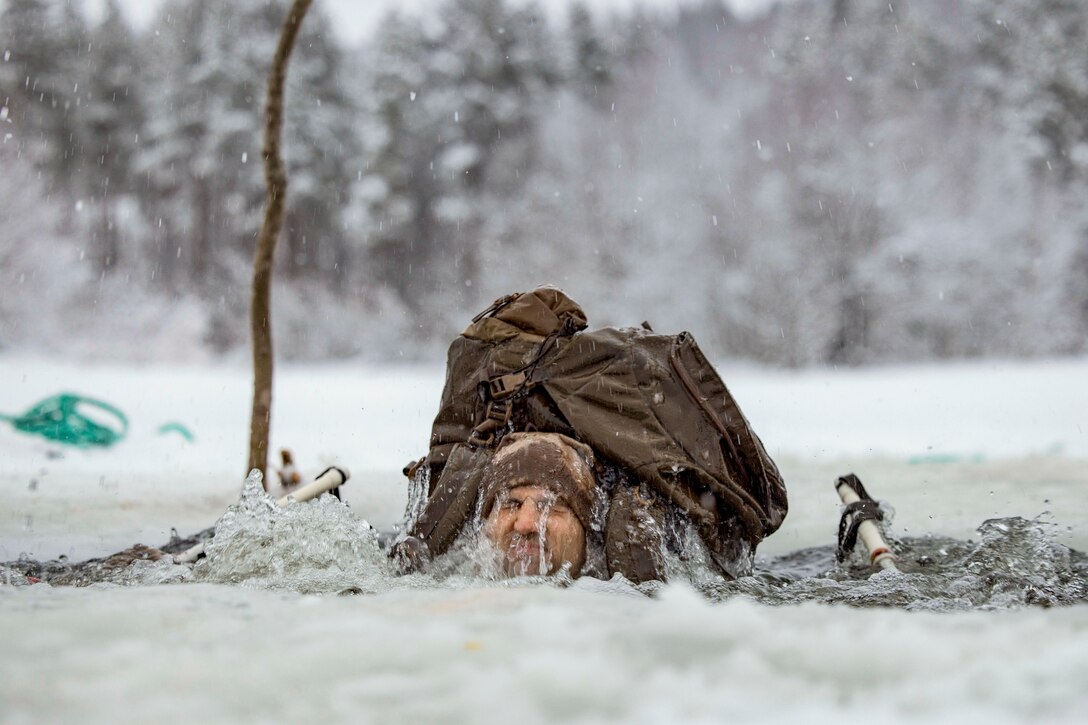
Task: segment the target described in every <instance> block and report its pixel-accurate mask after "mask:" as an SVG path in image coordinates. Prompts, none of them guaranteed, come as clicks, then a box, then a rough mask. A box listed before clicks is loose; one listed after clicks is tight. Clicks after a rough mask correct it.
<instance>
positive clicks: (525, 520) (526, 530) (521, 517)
mask: <svg viewBox="0 0 1088 725" xmlns="http://www.w3.org/2000/svg"><path fill="white" fill-rule="evenodd" d="M539 525H540V512H539V511H537V509H536V505H535V504H534V503H533V502H532V501H526V502H525V503H523V504H522V505H521V508H519V509H518V517H517V519H515V520H514V531H516V532H518V533H519V534H525V535H528V534H535V533H536V532H537V527H538V526H539Z"/></svg>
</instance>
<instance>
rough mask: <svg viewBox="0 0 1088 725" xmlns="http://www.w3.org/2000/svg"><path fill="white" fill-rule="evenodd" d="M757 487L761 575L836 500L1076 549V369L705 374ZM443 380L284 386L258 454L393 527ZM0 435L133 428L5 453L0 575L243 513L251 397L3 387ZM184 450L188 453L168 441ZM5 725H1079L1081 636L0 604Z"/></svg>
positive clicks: (702, 612) (923, 521) (547, 603)
mask: <svg viewBox="0 0 1088 725" xmlns="http://www.w3.org/2000/svg"><path fill="white" fill-rule="evenodd" d="M719 370H720V372H721V373H722V376H723V378H724V379H725V380H726V382H727V383H728V384H729V386H730V387H731V389H732V391H733V393H734V395H735V396H736V398H737V399H738V401H739V402H740V404H741V406H742V408H743V409H744V410H745V413H746V414H747V415H748V417H749V418H750V419H751V421H752V423H753V425H754V427H755V428H756V430H757V431H758V432H759V433H760V435H761V436H762V438H763V440H764V442H765V443H766V444H767V446H768V448H769V449H770V451H771V452H772V454H773V455H774V456H775V458H776V460H778V461H779V463H780V466H781V467H782V469H783V472H784V474H785V476H786V480H787V484H788V485H789V490H790V503H791V511H790V515H789V517H788V519H787V522H786V524H785V526H784V527H783V528H782V530H781V531H780V532H779V533H777V534H776V535H775V536H773V537H772V538H771V539H769V540H768V541H767V542H765V544H764V545H763V546H762V547H761V549H760V552H761V553H763V554H778V553H783V552H787V551H791V550H794V549H798V548H801V547H805V546H811V545H825V544H830V543H832V542H833V540H834V531H835V526H836V524H837V517H838V502H837V500H836V498H835V495H834V493H833V491H832V487H831V484H832V481H833V480H834V479H835V477H836V476H838V475H840V474H842V473H845V472H847V471H854V472H856V473H857V474H858V475H859V476H861V478H862V479H863V480H864V481H865V482H866V484H867V485H868V486H869V488H870V490H871V491H872V492H873V493H874V494H875V495H876V496H877V497H878V498H881V499H886V500H888V501H890V502H891V504H892V505H893V506H894V508H895V509H896V515H895V519H894V522H893V524H892V529H893V531H894V532H896V533H899V534H903V533H910V534H921V533H924V532H933V533H942V534H949V535H953V536H957V537H961V538H966V537H968V536H970V535H971V532H972V530H973V529H974V528H975V527H976V526H977V525H978V524H980V523H981V522H982V521H983V520H984V519H987V518H990V517H993V516H1008V515H1021V516H1025V517H1029V518H1030V517H1034V516H1036V515H1038V514H1040V513H1042V512H1044V511H1050V512H1051V516H1050V518H1051V520H1052V521H1053V522H1054V523H1055V524H1057V526H1056V532H1057V534H1058V539H1059V540H1060V541H1062V542H1063V543H1065V544H1067V545H1071V546H1073V547H1075V548H1078V549H1081V550H1084V549H1088V533H1086V532H1088V420H1086V418H1088V360H1079V361H1053V362H1032V363H1024V362H1016V363H1012V362H994V361H986V362H978V363H970V364H968V363H963V364H956V365H946V366H923V367H895V368H875V369H867V370H862V371H811V372H802V373H795V372H784V371H765V370H760V369H755V368H751V367H747V366H738V365H731V364H723V365H721V366H720V368H719ZM442 375H443V371H442V370H441V368H374V367H365V366H361V365H355V364H335V365H331V364H330V365H310V366H305V367H286V366H281V367H280V368H279V369H278V370H277V389H276V393H275V399H274V412H273V441H272V443H273V446H274V447H279V446H288V447H290V448H291V449H292V450H293V451H294V452H295V456H296V459H297V460H298V461H299V463H300V465H301V467H302V468H303V470H304V471H305V472H306V473H309V474H313V473H316V472H318V471H319V470H321V469H322V468H323V467H324V466H326V465H328V464H330V463H334V462H335V463H339V464H341V465H345V466H347V467H349V468H350V469H351V470H352V473H353V477H352V480H351V482H350V483H349V484H348V486H347V487H346V489H345V490H346V492H347V497H348V499H349V501H350V502H351V504H352V507H353V510H354V511H355V512H358V513H359V514H360V515H363V516H365V517H366V518H368V519H369V520H370V521H371V522H372V523H374V524H375V525H377V526H379V527H381V526H386V525H388V524H390V523H392V522H393V521H395V520H396V519H397V518H398V517H399V515H400V513H401V510H402V507H403V503H404V497H405V487H404V483H403V478H402V477H401V476H400V473H399V471H400V468H401V467H402V466H403V465H404V464H405V463H406V462H408V461H409V460H411V459H414V458H418V457H419V456H420V455H422V454H423V453H424V452H425V450H426V441H427V435H428V431H429V427H430V423H431V418H432V416H433V414H434V410H435V406H436V404H437V400H438V397H439V393H440V390H441V386H442ZM0 381H3V385H2V386H0V412H2V413H7V414H12V413H20V412H22V411H23V410H25V409H27V408H29V407H30V406H31V405H32V404H33V403H35V402H37V401H38V400H39V399H41V398H44V397H46V396H48V395H51V394H54V393H57V392H61V391H66V390H67V391H72V392H78V393H82V394H86V395H89V396H93V397H96V398H100V399H103V400H105V401H108V402H110V403H112V404H114V405H116V406H118V407H119V408H120V409H122V410H123V411H125V412H126V413H127V414H128V416H129V419H130V423H131V428H130V434H129V436H128V438H127V439H125V440H124V441H122V442H121V443H120V444H118V445H117V446H115V447H114V448H112V449H109V450H94V451H77V450H71V449H61V448H60V447H58V446H56V445H53V444H50V443H48V442H46V441H43V440H40V439H36V438H33V437H28V436H25V435H22V434H19V433H16V432H14V431H12V430H11V428H10V427H8V426H7V425H4V424H0V494H2V495H3V501H4V503H3V505H2V506H0V561H3V560H11V559H15V558H17V557H18V556H19V555H20V554H21V553H23V552H26V553H28V554H30V555H32V556H34V557H35V558H39V559H44V558H50V557H55V556H58V555H60V554H66V555H68V556H70V557H72V558H73V559H78V558H86V557H88V556H95V555H101V554H104V553H107V552H110V551H115V550H117V549H119V548H122V547H124V546H128V545H130V544H132V543H135V542H136V541H140V542H142V543H146V544H150V545H155V544H161V543H163V542H165V541H166V540H167V539H168V538H169V536H170V528H171V527H176V528H177V529H178V530H179V531H180V532H181V533H182V534H187V533H192V532H193V531H196V530H198V529H201V528H204V527H206V526H208V525H210V524H211V523H213V522H214V521H215V520H216V518H218V516H219V515H220V514H221V513H222V512H223V511H224V509H225V508H226V506H227V505H228V504H230V503H231V502H232V501H234V500H235V499H236V498H237V495H238V491H239V488H240V484H241V481H242V478H243V477H244V473H245V471H244V461H245V444H246V438H247V424H248V414H249V413H248V411H249V396H250V382H249V377H248V371H247V370H245V369H244V368H238V367H177V368H170V367H164V366H156V367H145V368H131V367H122V366H117V367H110V366H94V367H90V366H86V365H78V364H71V363H64V362H56V361H51V360H43V359H28V358H21V357H0ZM168 422H179V423H182V424H184V425H185V426H186V427H187V428H189V429H190V430H191V431H192V432H193V433H194V435H195V440H194V441H193V442H191V443H190V442H187V441H185V440H184V439H183V438H182V437H181V436H180V435H178V434H177V433H165V434H160V433H158V432H157V429H158V428H159V426H161V425H162V424H164V423H168ZM0 642H2V643H3V646H0V721H2V722H35V721H58V720H60V721H70V720H77V719H78V720H80V721H91V722H104V721H117V720H120V721H146V720H149V719H152V718H157V719H160V720H165V721H168V722H169V721H182V720H185V721H192V720H197V719H202V718H203V719H210V720H223V719H230V720H246V721H262V722H263V721H297V720H303V719H304V720H317V719H320V718H324V719H332V720H335V721H348V720H351V721H355V720H359V721H363V722H370V721H373V722H390V721H392V722H400V721H409V720H412V721H422V722H440V721H441V722H459V721H482V722H497V721H500V720H506V719H509V718H519V719H521V720H523V721H526V722H543V721H556V720H571V721H574V722H606V721H623V722H628V721H633V722H674V721H684V722H719V721H722V720H725V719H737V718H740V719H744V720H756V719H758V720H760V721H764V720H769V721H786V720H791V721H796V720H798V719H799V718H800V719H804V720H815V721H831V720H838V719H840V718H843V717H857V716H862V715H863V714H868V715H871V716H874V718H875V721H876V722H887V721H921V720H924V721H927V722H930V721H937V722H986V723H993V722H1026V721H1038V720H1043V721H1048V722H1081V721H1084V720H1085V719H1086V718H1088V608H1086V607H1083V606H1078V607H1073V608H1065V609H1051V610H1043V609H1031V610H1020V611H1004V612H969V613H944V614H925V613H917V612H904V611H900V610H866V611H861V610H856V609H849V608H842V607H835V606H828V605H820V604H812V603H810V604H804V605H797V606H790V607H768V606H766V605H762V604H757V603H754V602H752V601H748V600H746V599H733V600H730V601H728V602H726V603H724V604H713V603H709V602H707V601H704V600H703V599H701V598H700V597H698V595H696V594H695V593H694V592H693V591H692V590H690V588H688V587H687V586H686V585H683V584H674V585H670V586H669V587H667V588H666V589H665V590H664V591H663V592H662V593H661V594H660V595H659V596H658V597H656V598H654V599H647V598H643V597H636V596H624V595H622V594H619V593H615V592H611V591H602V590H598V589H594V588H592V587H585V586H576V587H574V588H571V589H554V588H551V587H542V586H527V587H514V588H503V587H497V586H493V585H488V584H486V583H484V582H479V583H476V584H472V583H468V584H465V585H464V586H462V587H445V588H439V589H430V590H418V589H410V590H405V589H400V590H397V589H392V590H389V591H384V592H383V593H380V594H375V595H369V596H357V597H335V596H312V595H302V594H297V593H293V592H286V593H285V592H276V593H270V592H266V591H260V590H255V589H252V588H247V587H238V586H224V585H212V584H182V585H177V586H143V587H133V588H115V587H104V586H101V585H100V586H96V587H92V588H89V589H60V588H49V587H47V586H44V585H39V586H34V587H19V588H14V587H7V586H3V585H2V583H0Z"/></svg>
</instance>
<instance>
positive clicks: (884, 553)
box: [835, 479, 899, 571]
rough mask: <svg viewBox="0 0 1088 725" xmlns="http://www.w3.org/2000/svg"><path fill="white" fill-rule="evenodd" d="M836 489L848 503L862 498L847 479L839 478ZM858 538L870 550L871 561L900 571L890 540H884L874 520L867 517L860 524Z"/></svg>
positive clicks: (845, 502) (884, 567)
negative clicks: (889, 543)
mask: <svg viewBox="0 0 1088 725" xmlns="http://www.w3.org/2000/svg"><path fill="white" fill-rule="evenodd" d="M835 491H837V492H838V494H839V498H840V499H842V502H843V503H844V504H846V505H850V504H852V503H856V502H857V501H860V500H861V496H859V495H858V492H857V491H855V490H854V487H853V486H851V485H850V483H849V482H848V481H847V480H845V479H839V483H838V485H837V486H835ZM858 538H860V539H861V540H862V542H863V543H864V544H865V548H866V549H867V550H868V552H869V561H870V562H871V563H872V564H874V565H877V566H879V567H880V568H882V569H891V570H893V571H899V568H898V567H897V566H896V565H895V554H893V553H892V550H891V547H889V546H888V542H886V541H884V537H883V536H881V534H880V529H879V528H878V527H877V525H876V524H874V523H873V522H872V521H869V520H868V519H866V520H865V521H862V522H861V524H860V525H859V526H858Z"/></svg>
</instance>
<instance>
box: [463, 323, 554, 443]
mask: <svg viewBox="0 0 1088 725" xmlns="http://www.w3.org/2000/svg"><path fill="white" fill-rule="evenodd" d="M569 334H573V333H568V332H567V331H566V330H565V329H560V330H556V331H555V332H553V333H552V334H550V335H548V336H547V337H545V338H544V339H543V340H542V341H541V343H540V347H539V348H538V349H537V353H536V355H534V356H533V359H532V360H530V361H529V364H528V365H526V366H525V367H523V368H522V369H521V370H516V371H514V372H512V373H501V374H499V375H495V376H493V377H491V378H489V379H488V380H487V381H486V382H484V383H481V388H482V390H483V392H484V395H485V396H486V400H487V408H486V409H485V410H484V417H483V420H481V421H480V422H479V423H478V424H477V425H476V426H475V427H474V428H473V429H472V433H471V434H470V435H469V437H468V440H467V441H466V443H467V444H468V445H469V446H472V447H474V448H476V447H479V446H485V447H489V446H493V445H494V444H496V443H497V442H498V438H499V435H498V434H499V431H501V430H502V429H504V428H506V427H507V426H508V425H509V424H510V417H511V415H512V413H513V408H514V402H515V401H516V399H517V398H518V397H520V396H521V395H522V394H523V393H525V392H526V391H528V390H530V389H532V388H533V387H535V386H536V385H538V384H540V383H541V382H542V375H541V374H540V373H538V370H539V369H540V363H541V361H542V360H543V359H544V357H545V356H546V355H547V354H548V353H549V352H550V351H551V350H553V349H555V348H556V347H558V341H559V338H560V337H563V336H567V335H569Z"/></svg>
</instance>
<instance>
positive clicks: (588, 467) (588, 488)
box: [482, 433, 597, 531]
mask: <svg viewBox="0 0 1088 725" xmlns="http://www.w3.org/2000/svg"><path fill="white" fill-rule="evenodd" d="M596 483H597V480H596V478H594V476H593V449H592V448H590V447H589V446H587V445H586V444H584V443H579V442H578V441H576V440H574V439H573V438H568V437H567V436H565V435H563V434H562V433H509V434H507V435H506V437H505V438H503V439H502V443H500V444H499V447H498V449H497V450H496V451H495V457H494V458H492V459H491V464H490V465H489V466H488V469H487V472H486V473H485V474H484V479H483V491H484V500H483V509H482V514H483V517H484V518H487V517H488V516H489V515H490V514H491V509H492V508H494V506H495V502H496V501H497V500H498V499H499V497H500V496H501V495H502V494H504V493H505V492H507V491H509V490H510V489H512V488H517V487H518V486H541V487H542V488H546V489H549V490H551V491H554V492H555V493H556V494H557V495H559V496H561V497H562V498H563V499H564V500H565V501H566V503H567V505H568V506H570V509H571V511H573V512H574V515H575V516H577V517H578V520H579V521H580V522H582V526H583V527H584V528H585V529H586V530H587V531H588V530H589V529H590V522H591V520H592V512H593V501H594V488H595V487H596Z"/></svg>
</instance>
